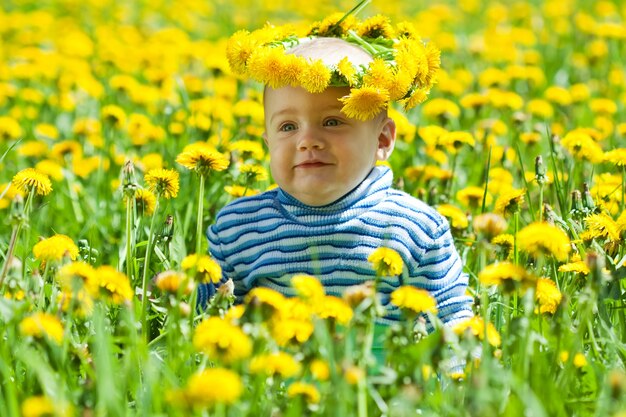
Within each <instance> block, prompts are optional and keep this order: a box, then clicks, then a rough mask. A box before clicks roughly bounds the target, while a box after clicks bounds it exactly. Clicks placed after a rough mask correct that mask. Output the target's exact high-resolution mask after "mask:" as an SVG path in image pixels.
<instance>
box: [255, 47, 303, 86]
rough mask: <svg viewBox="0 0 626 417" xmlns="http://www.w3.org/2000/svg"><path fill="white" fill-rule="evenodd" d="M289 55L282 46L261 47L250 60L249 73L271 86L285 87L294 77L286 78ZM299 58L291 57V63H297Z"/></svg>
mask: <svg viewBox="0 0 626 417" xmlns="http://www.w3.org/2000/svg"><path fill="white" fill-rule="evenodd" d="M287 56H288V55H286V54H285V51H284V49H283V48H282V47H280V46H277V47H259V48H257V49H256V50H255V51H254V52H253V53H252V55H251V56H250V59H249V60H248V74H249V75H250V77H251V78H253V79H255V80H257V81H259V82H261V83H263V84H265V85H268V86H269V87H271V88H280V87H284V86H285V85H287V84H291V83H292V82H293V79H291V80H286V79H285V78H287V77H285V67H286V65H285V63H286V59H289V58H286V57H287ZM297 62H301V61H299V60H297V59H296V60H293V58H292V59H290V63H291V64H292V65H293V64H296V63H297Z"/></svg>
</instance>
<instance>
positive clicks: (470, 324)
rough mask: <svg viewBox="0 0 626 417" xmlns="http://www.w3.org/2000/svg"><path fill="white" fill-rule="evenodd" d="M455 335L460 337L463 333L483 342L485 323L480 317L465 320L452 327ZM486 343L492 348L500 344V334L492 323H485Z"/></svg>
mask: <svg viewBox="0 0 626 417" xmlns="http://www.w3.org/2000/svg"><path fill="white" fill-rule="evenodd" d="M453 330H454V332H455V333H457V334H459V335H461V334H465V333H470V334H473V335H474V336H476V337H478V339H480V340H483V339H484V338H485V322H484V320H483V319H482V317H472V318H471V319H467V320H465V321H463V322H461V323H459V324H457V325H455V326H454V327H453ZM486 330H487V341H488V342H489V344H490V345H491V346H493V347H498V346H500V344H501V343H502V339H501V338H500V333H498V331H497V330H496V327H495V326H494V325H493V324H492V323H487V329H486Z"/></svg>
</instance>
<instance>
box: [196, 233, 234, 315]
mask: <svg viewBox="0 0 626 417" xmlns="http://www.w3.org/2000/svg"><path fill="white" fill-rule="evenodd" d="M207 238H208V240H209V251H208V252H209V255H210V256H211V257H212V258H213V259H215V261H216V262H217V263H218V264H219V266H220V267H221V268H222V279H221V280H220V282H219V283H217V284H213V283H212V282H209V283H207V284H200V285H199V286H198V305H199V306H201V307H203V308H204V307H205V306H206V304H207V303H208V301H209V299H210V298H211V297H213V295H214V294H215V291H216V290H217V288H219V287H220V285H222V284H223V283H225V282H226V281H227V280H228V278H230V277H232V276H233V275H234V269H233V268H232V267H231V266H230V265H229V264H228V262H227V260H226V257H225V255H224V253H223V252H222V245H221V241H220V237H219V233H218V231H217V228H216V227H215V225H212V226H211V227H209V229H208V230H207Z"/></svg>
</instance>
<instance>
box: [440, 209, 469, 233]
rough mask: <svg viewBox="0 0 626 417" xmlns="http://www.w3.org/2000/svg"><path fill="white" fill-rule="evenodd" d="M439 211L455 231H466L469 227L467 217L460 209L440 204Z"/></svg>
mask: <svg viewBox="0 0 626 417" xmlns="http://www.w3.org/2000/svg"><path fill="white" fill-rule="evenodd" d="M437 211H438V212H439V214H441V215H442V216H444V217H446V218H447V219H448V220H449V221H450V225H451V226H452V227H453V228H455V229H466V228H467V226H469V220H468V219H467V215H465V213H464V212H463V211H462V210H461V209H460V208H458V207H456V206H453V205H452V204H439V205H438V206H437Z"/></svg>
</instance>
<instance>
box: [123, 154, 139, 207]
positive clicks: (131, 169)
mask: <svg viewBox="0 0 626 417" xmlns="http://www.w3.org/2000/svg"><path fill="white" fill-rule="evenodd" d="M122 178H123V182H122V190H123V192H124V195H125V196H127V197H129V198H130V197H134V196H135V190H136V189H137V188H138V185H137V183H136V182H135V164H133V161H131V160H130V159H129V160H128V161H126V163H125V164H124V167H123V168H122Z"/></svg>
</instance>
